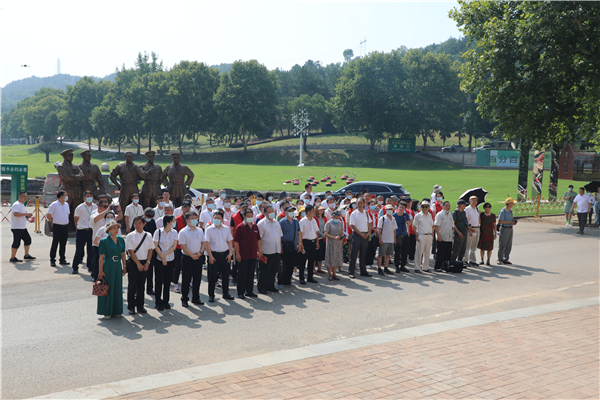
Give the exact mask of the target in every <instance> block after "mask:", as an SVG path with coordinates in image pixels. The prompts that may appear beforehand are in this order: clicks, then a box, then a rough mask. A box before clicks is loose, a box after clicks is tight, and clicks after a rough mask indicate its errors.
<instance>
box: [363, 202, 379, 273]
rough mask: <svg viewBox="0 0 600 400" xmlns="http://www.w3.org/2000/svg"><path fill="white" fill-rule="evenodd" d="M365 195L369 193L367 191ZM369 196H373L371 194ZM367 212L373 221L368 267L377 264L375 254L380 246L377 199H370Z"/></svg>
mask: <svg viewBox="0 0 600 400" xmlns="http://www.w3.org/2000/svg"><path fill="white" fill-rule="evenodd" d="M365 195H368V193H366V194H365ZM367 198H371V197H370V195H369V196H367ZM365 204H368V207H369V208H368V209H367V214H368V215H369V221H370V222H371V232H369V235H370V236H369V244H368V245H367V255H366V258H365V263H366V264H367V268H374V265H375V255H376V254H377V248H378V247H379V237H378V235H379V232H378V230H377V228H378V227H379V225H378V224H379V218H378V217H377V204H376V201H375V200H369V202H368V203H365Z"/></svg>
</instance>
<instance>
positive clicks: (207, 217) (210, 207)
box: [198, 197, 215, 229]
mask: <svg viewBox="0 0 600 400" xmlns="http://www.w3.org/2000/svg"><path fill="white" fill-rule="evenodd" d="M214 210H215V199H213V198H212V197H209V198H208V199H207V200H206V210H204V211H202V212H201V213H200V220H199V222H198V227H199V228H200V229H204V228H205V227H204V225H205V224H208V223H209V222H210V221H212V213H213V211H214Z"/></svg>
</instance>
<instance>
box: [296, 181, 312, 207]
mask: <svg viewBox="0 0 600 400" xmlns="http://www.w3.org/2000/svg"><path fill="white" fill-rule="evenodd" d="M312 190H313V187H312V185H311V184H310V183H307V184H306V185H304V192H302V194H300V198H301V199H302V200H304V205H305V206H306V205H307V204H310V205H311V206H314V205H315V194H314V193H313V191H312ZM308 196H310V200H307V199H306V197H308Z"/></svg>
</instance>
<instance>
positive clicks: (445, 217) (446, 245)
mask: <svg viewBox="0 0 600 400" xmlns="http://www.w3.org/2000/svg"><path fill="white" fill-rule="evenodd" d="M433 228H434V229H435V237H436V241H437V254H436V257H435V267H434V270H435V271H438V272H439V271H441V270H442V266H443V265H444V263H445V262H449V261H450V259H451V257H452V237H453V236H454V235H453V233H454V231H455V230H456V226H455V225H454V218H453V217H452V214H450V202H449V201H444V202H442V211H440V212H438V213H437V214H436V216H435V222H434V225H433Z"/></svg>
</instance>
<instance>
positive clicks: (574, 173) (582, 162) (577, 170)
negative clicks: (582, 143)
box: [558, 143, 600, 181]
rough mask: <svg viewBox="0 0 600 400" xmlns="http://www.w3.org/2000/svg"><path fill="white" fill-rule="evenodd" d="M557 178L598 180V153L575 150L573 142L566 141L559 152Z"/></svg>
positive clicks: (599, 176) (599, 160) (599, 168)
mask: <svg viewBox="0 0 600 400" xmlns="http://www.w3.org/2000/svg"><path fill="white" fill-rule="evenodd" d="M558 179H568V180H572V181H597V180H600V155H599V154H596V153H594V152H592V151H577V150H575V145H574V144H573V143H568V144H567V145H566V146H565V147H564V148H563V151H562V153H560V158H559V161H558Z"/></svg>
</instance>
